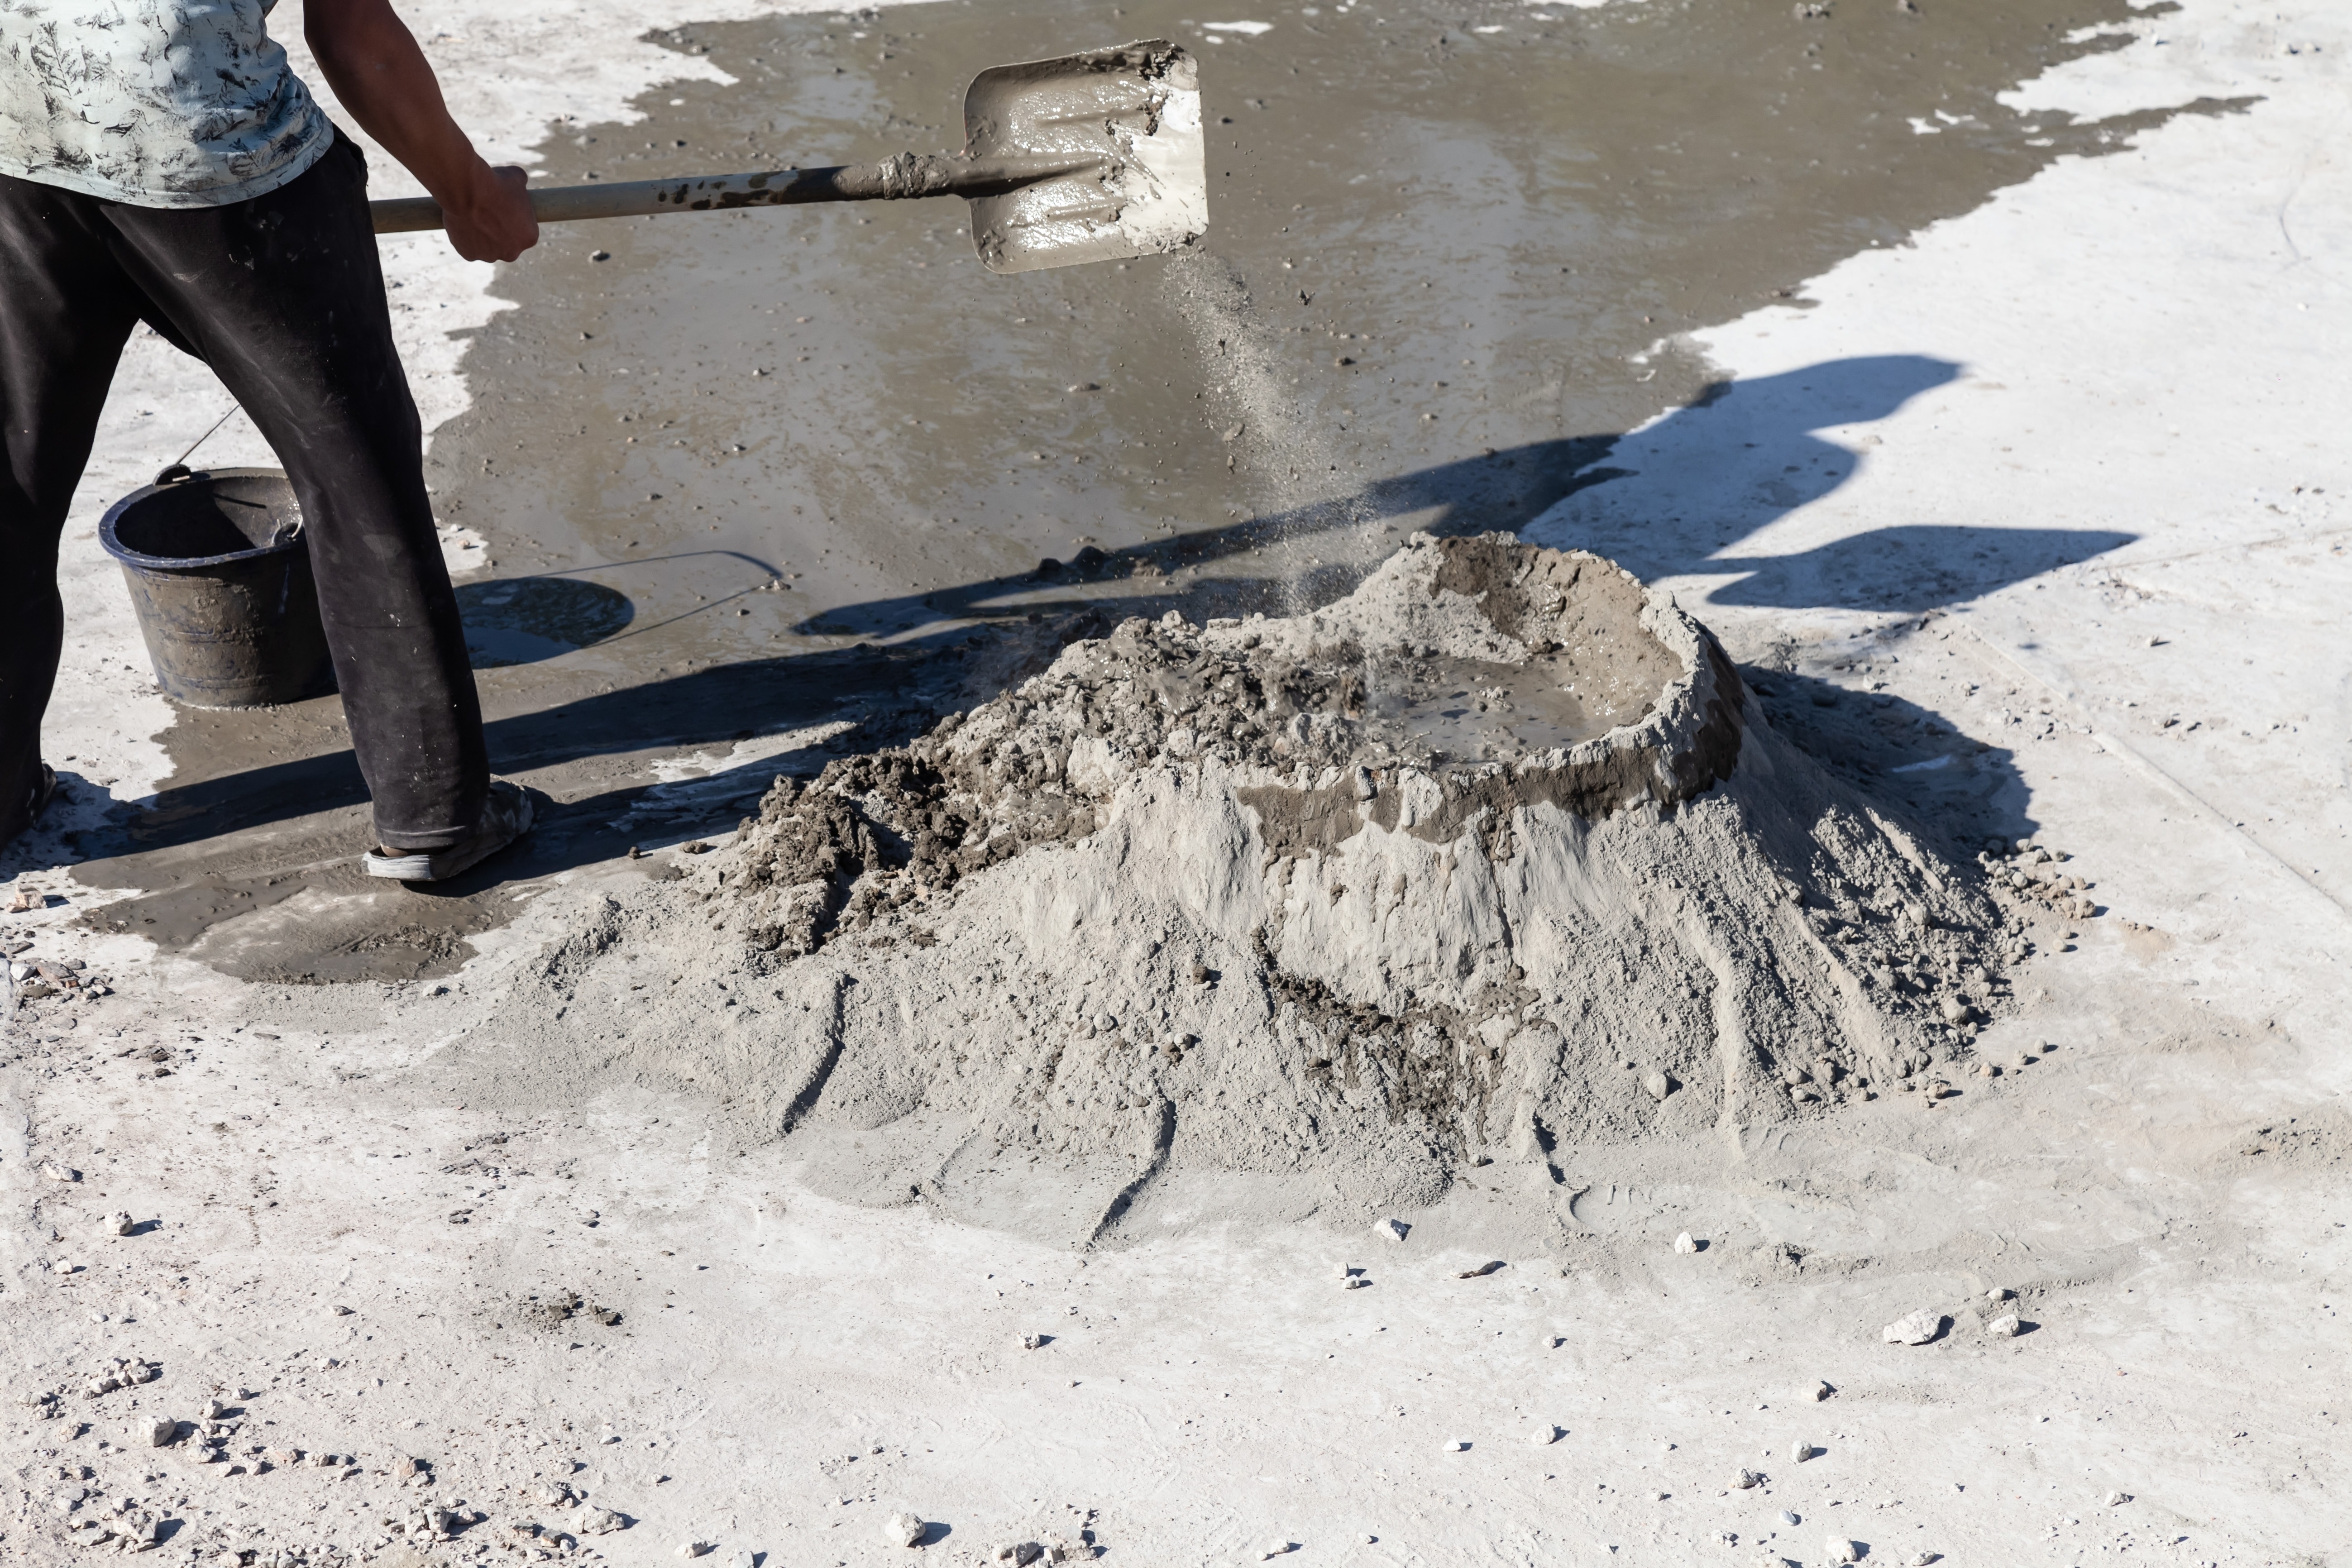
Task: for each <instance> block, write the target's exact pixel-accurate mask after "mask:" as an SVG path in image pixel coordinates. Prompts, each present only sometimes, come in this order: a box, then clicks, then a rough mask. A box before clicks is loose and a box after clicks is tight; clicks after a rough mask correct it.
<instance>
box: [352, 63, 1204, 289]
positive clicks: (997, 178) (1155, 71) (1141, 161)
mask: <svg viewBox="0 0 2352 1568" xmlns="http://www.w3.org/2000/svg"><path fill="white" fill-rule="evenodd" d="M963 128H964V152H963V154H962V155H961V157H959V156H956V155H954V154H952V153H895V154H893V155H892V156H890V157H887V158H885V159H884V160H882V162H880V163H851V164H848V165H846V166H845V167H842V168H837V169H771V170H767V171H764V172H761V173H759V174H699V175H692V176H688V177H686V178H683V179H674V180H641V181H636V182H634V183H631V184H609V185H601V184H600V185H562V186H556V187H552V188H550V189H545V190H536V191H533V192H531V193H530V207H531V211H532V213H533V214H534V215H535V216H537V217H538V219H539V221H540V222H541V223H572V222H576V221H578V220H580V219H582V218H592V217H636V216H644V215H656V214H661V213H676V212H734V211H739V210H740V209H742V208H745V207H766V206H784V205H790V204H793V203H796V202H871V201H900V200H904V199H907V198H908V197H914V196H961V197H963V198H964V199H965V200H966V201H968V202H970V203H971V244H972V248H973V249H974V250H976V251H978V252H979V253H980V259H981V262H982V265H984V266H986V267H987V268H988V269H989V270H990V271H991V272H1032V271H1035V270H1037V269H1039V268H1047V267H1073V266H1076V265H1077V264H1078V263H1080V262H1085V261H1110V260H1115V259H1117V258H1122V257H1129V256H1150V255H1155V254H1158V253H1160V252H1162V251H1170V250H1175V249H1178V248H1180V247H1183V246H1185V245H1188V244H1190V243H1191V242H1192V241H1193V240H1195V239H1197V238H1199V237H1201V235H1202V232H1203V231H1204V230H1206V229H1207V227H1208V226H1209V178H1208V174H1207V170H1206V156H1205V150H1204V147H1203V143H1202V136H1201V74H1200V68H1199V66H1198V65H1197V64H1196V63H1195V62H1194V61H1193V58H1192V56H1191V55H1188V54H1186V53H1185V52H1184V51H1183V50H1182V49H1181V48H1179V47H1176V46H1175V45H1174V44H1171V43H1169V42H1167V41H1165V40H1164V39H1159V38H1152V39H1147V40H1145V41H1143V42H1141V43H1134V44H1121V45H1119V46H1118V47H1116V48H1108V49H1089V50H1087V52H1086V53H1084V54H1078V55H1064V56H1063V57H1061V58H1059V59H1051V60H1033V61H1031V62H1029V63H1028V64H1026V65H1013V66H997V67H994V68H991V69H989V70H984V71H982V72H981V73H980V75H978V76H976V77H974V78H973V79H972V83H971V88H970V89H969V90H967V91H966V92H965V94H964V99H963ZM369 207H370V210H371V211H372V212H373V215H374V217H375V231H376V232H377V233H378V234H413V233H415V232H417V231H419V230H422V229H433V228H439V227H440V226H441V225H442V217H441V206H440V204H439V203H437V202H436V201H434V200H433V199H432V198H431V197H430V196H410V197H406V198H404V199H401V200H397V201H384V202H371V203H370V204H369Z"/></svg>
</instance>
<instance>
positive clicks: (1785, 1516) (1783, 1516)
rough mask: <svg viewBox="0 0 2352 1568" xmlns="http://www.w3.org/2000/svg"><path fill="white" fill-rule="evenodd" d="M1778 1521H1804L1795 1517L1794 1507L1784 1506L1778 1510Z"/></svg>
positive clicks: (1799, 1522) (1800, 1522) (1794, 1523)
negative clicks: (1787, 1507)
mask: <svg viewBox="0 0 2352 1568" xmlns="http://www.w3.org/2000/svg"><path fill="white" fill-rule="evenodd" d="M1780 1522H1781V1523H1782V1524H1789V1525H1796V1524H1802V1523H1804V1522H1805V1521H1803V1520H1801V1519H1799V1518H1798V1517H1797V1514H1796V1510H1794V1509H1786V1508H1784V1509H1782V1510H1780Z"/></svg>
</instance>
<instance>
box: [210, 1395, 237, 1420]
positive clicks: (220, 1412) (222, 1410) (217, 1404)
mask: <svg viewBox="0 0 2352 1568" xmlns="http://www.w3.org/2000/svg"><path fill="white" fill-rule="evenodd" d="M232 1408H233V1406H231V1405H229V1404H228V1402H227V1401H226V1400H222V1399H207V1400H205V1420H207V1421H217V1420H219V1419H220V1418H221V1417H222V1416H224V1415H227V1414H228V1413H229V1411H230V1410H231V1409H232Z"/></svg>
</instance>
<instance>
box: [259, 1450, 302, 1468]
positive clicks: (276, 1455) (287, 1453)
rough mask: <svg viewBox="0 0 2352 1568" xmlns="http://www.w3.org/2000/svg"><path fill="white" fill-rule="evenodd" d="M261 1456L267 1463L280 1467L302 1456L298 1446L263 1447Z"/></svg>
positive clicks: (292, 1462)
mask: <svg viewBox="0 0 2352 1568" xmlns="http://www.w3.org/2000/svg"><path fill="white" fill-rule="evenodd" d="M261 1457H262V1458H263V1460H264V1461H266V1462H267V1463H269V1464H272V1465H276V1466H277V1467H278V1468H280V1469H285V1468H288V1467H289V1466H291V1465H293V1464H294V1463H295V1462H296V1461H297V1460H299V1459H300V1458H302V1450H301V1449H299V1448H264V1449H263V1450H262V1451H261Z"/></svg>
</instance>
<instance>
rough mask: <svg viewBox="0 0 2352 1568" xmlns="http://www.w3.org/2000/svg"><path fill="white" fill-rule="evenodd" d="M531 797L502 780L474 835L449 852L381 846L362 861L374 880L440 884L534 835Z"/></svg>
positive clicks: (492, 788)
mask: <svg viewBox="0 0 2352 1568" xmlns="http://www.w3.org/2000/svg"><path fill="white" fill-rule="evenodd" d="M530 818H531V807H530V795H526V794H524V793H523V790H522V786H521V785H520V784H508V783H506V782H505V781H504V780H499V781H497V782H495V783H493V784H491V785H490V794H489V798H488V800H486V801H484V802H483V803H482V815H481V816H480V817H479V818H478V819H477V820H476V822H475V824H474V831H473V832H472V833H470V834H468V835H467V837H464V838H462V839H459V840H458V841H457V843H455V844H452V845H451V846H449V847H447V848H446V849H405V850H404V849H386V848H384V847H383V846H381V845H378V846H377V847H375V848H373V849H371V850H369V851H368V852H367V854H366V855H365V856H364V857H363V858H362V864H364V865H365V866H366V867H367V874H368V875H369V876H371V877H384V878H389V879H391V880H393V881H395V882H440V881H446V880H447V879H449V878H451V877H454V876H456V875H457V874H458V873H459V872H460V871H469V870H471V869H473V868H475V867H476V866H478V865H480V864H481V863H482V862H483V861H485V860H487V859H488V858H490V857H491V856H493V855H495V854H497V853H498V852H499V850H501V849H503V848H505V847H507V846H508V845H509V844H512V843H513V842H514V841H515V840H516V839H518V838H520V837H522V836H523V835H524V834H526V833H529V832H530Z"/></svg>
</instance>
